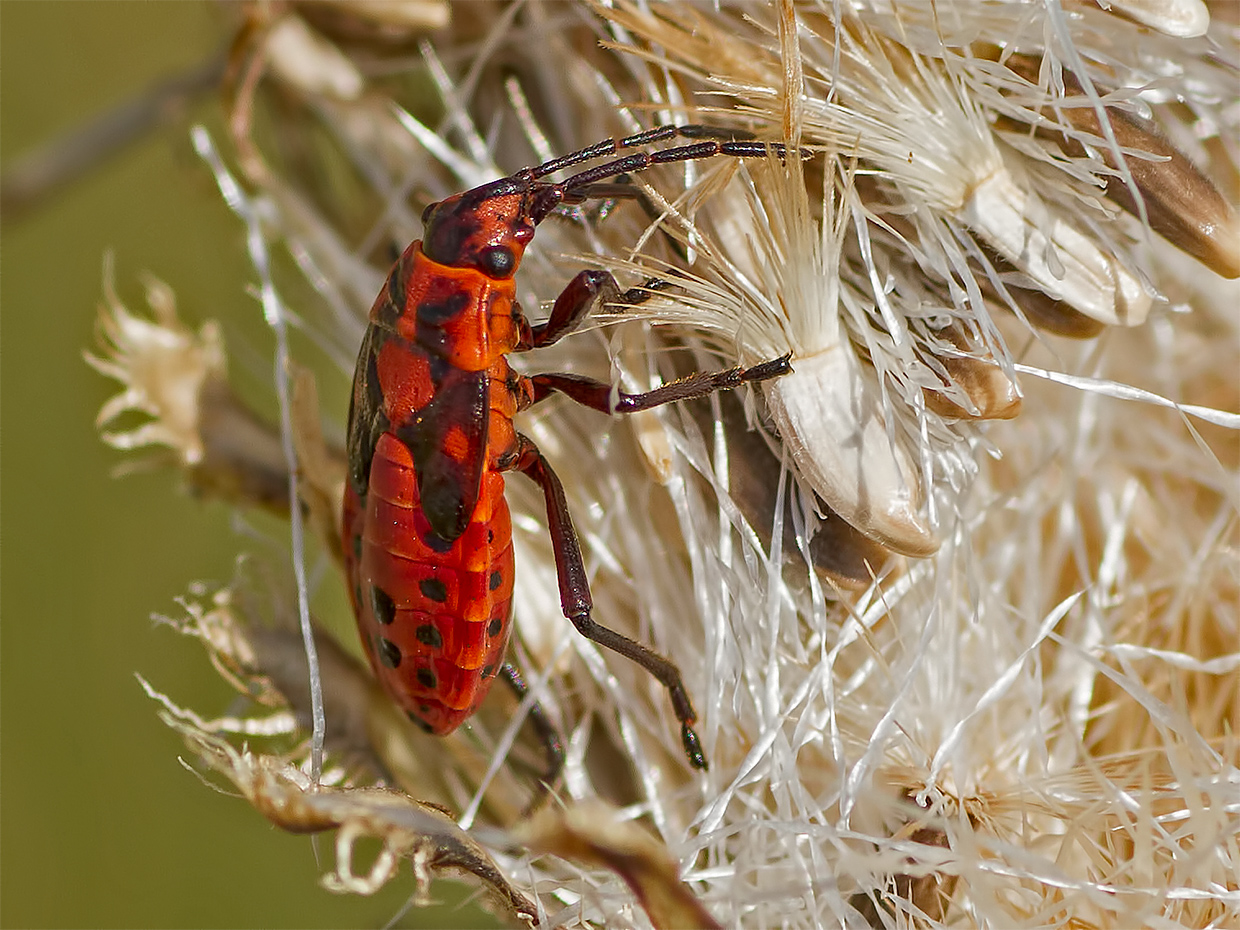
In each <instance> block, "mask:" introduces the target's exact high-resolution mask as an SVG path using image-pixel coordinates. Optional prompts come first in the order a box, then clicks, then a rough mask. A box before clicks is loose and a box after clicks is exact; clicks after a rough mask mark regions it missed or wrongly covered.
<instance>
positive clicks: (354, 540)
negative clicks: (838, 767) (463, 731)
mask: <svg viewBox="0 0 1240 930" xmlns="http://www.w3.org/2000/svg"><path fill="white" fill-rule="evenodd" d="M733 135H734V134H730V133H724V132H721V131H719V130H714V129H710V128H708V127H700V126H661V127H658V128H656V129H651V130H649V131H647V132H642V133H638V134H637V135H634V136H629V137H628V138H625V139H619V140H616V139H609V140H606V141H604V142H600V143H598V144H596V145H592V146H590V147H588V148H585V149H582V150H580V151H578V152H574V153H572V154H570V155H566V156H563V157H561V158H557V159H555V160H553V161H549V162H546V163H545V164H542V165H538V166H537V167H533V168H525V169H522V170H521V171H518V172H517V173H516V174H513V175H511V176H509V177H506V178H501V179H500V180H497V181H493V182H491V183H489V184H484V185H483V186H481V187H477V188H474V189H473V190H469V191H465V192H463V193H460V194H455V195H453V196H451V197H449V198H447V199H446V200H443V201H441V202H439V203H435V204H431V205H430V206H429V207H427V209H426V212H425V213H424V214H423V216H422V221H423V224H424V227H425V230H424V233H423V238H422V240H421V241H417V242H414V243H412V244H411V245H410V246H409V247H408V248H407V249H406V250H405V252H404V254H403V255H401V257H400V259H399V260H398V261H397V262H396V265H395V267H394V268H393V269H392V273H391V275H390V276H389V277H388V279H387V283H386V286H385V287H384V290H383V292H382V293H381V294H380V295H379V297H378V298H377V299H376V300H375V303H374V306H373V307H372V308H371V311H370V325H369V327H368V329H367V331H366V336H365V338H364V339H363V341H362V347H361V352H360V354H359V355H358V360H357V369H356V372H355V375H354V381H353V399H352V404H351V406H350V410H349V428H348V455H349V480H348V484H347V487H346V489H345V497H344V538H345V547H344V548H345V562H346V568H347V572H348V577H349V581H350V592H351V596H352V599H353V608H354V612H355V614H356V616H357V622H358V627H359V629H360V631H361V635H362V640H363V642H364V643H365V645H366V651H367V653H368V655H369V658H370V663H371V665H372V667H373V668H374V670H375V674H376V675H377V676H378V678H379V680H380V681H381V682H382V683H383V685H384V687H385V688H386V689H387V691H388V692H389V693H390V694H391V695H392V697H393V698H395V700H396V701H397V702H398V703H399V704H400V706H401V707H402V708H403V709H404V710H405V711H407V712H408V714H409V716H410V717H411V718H412V719H413V720H414V721H415V722H417V723H419V724H421V725H422V726H423V728H424V729H426V730H428V731H429V732H432V733H438V734H445V733H450V732H452V731H453V730H454V729H456V727H457V726H459V725H460V724H461V723H462V722H463V721H465V720H466V719H468V718H469V716H470V715H471V714H473V712H474V710H475V709H476V708H477V707H478V705H479V703H480V702H481V701H482V699H483V697H485V695H486V693H487V691H488V690H489V689H490V686H491V684H492V682H493V680H494V678H495V676H496V675H497V674H498V673H499V672H500V671H501V670H502V668H503V661H504V652H505V649H506V647H507V643H508V635H509V620H510V615H511V609H512V590H513V552H512V527H511V522H510V518H509V513H508V506H507V504H506V503H505V501H504V476H503V473H504V472H506V471H519V472H522V473H523V474H525V475H527V476H528V477H529V478H531V479H533V480H534V481H535V482H537V483H538V485H539V487H541V488H542V490H543V494H544V496H545V498H546V504H547V523H548V529H549V530H550V533H551V537H552V540H553V543H554V548H555V558H556V569H557V573H558V576H559V587H560V601H561V604H562V605H563V609H564V614H565V616H566V617H568V619H569V620H571V621H572V622H573V624H574V625H575V626H576V627H577V629H578V630H579V631H580V632H581V633H582V634H583V635H585V636H588V637H589V638H590V639H592V640H594V641H595V642H597V643H599V644H600V645H602V646H606V647H607V648H609V649H612V650H614V651H615V652H618V653H620V654H621V655H623V656H626V657H628V658H630V659H632V660H633V661H635V662H637V663H638V664H639V665H641V666H642V667H643V668H645V669H646V670H647V671H649V672H650V673H651V674H652V675H654V676H655V678H657V679H658V680H659V682H661V683H662V684H663V685H664V686H665V687H666V688H667V690H668V694H669V695H670V696H671V700H672V706H673V708H674V709H675V712H676V717H677V718H678V719H679V720H680V723H681V728H682V730H681V732H682V738H683V742H684V746H685V751H686V753H687V754H688V756H689V759H690V761H691V762H692V763H693V764H694V765H695V766H697V767H699V768H704V767H705V766H706V760H705V758H704V757H703V755H702V749H701V745H700V743H699V741H698V737H697V734H696V733H695V732H694V731H693V727H692V724H693V722H694V720H695V719H696V715H695V714H694V710H693V705H692V703H691V702H690V700H689V695H688V693H687V692H686V690H685V687H684V685H683V683H682V682H681V677H680V671H679V670H678V669H677V668H676V666H675V665H674V664H672V663H671V662H670V661H668V660H667V659H665V658H663V657H662V656H660V655H658V654H656V653H655V652H653V651H651V650H650V649H648V648H647V647H645V646H643V645H641V644H640V643H637V642H634V641H633V640H631V639H628V638H627V637H625V636H622V635H620V634H619V633H616V632H615V631H613V630H610V629H608V628H607V627H605V626H602V625H600V624H598V623H596V622H595V621H594V620H593V618H592V617H591V616H590V609H591V599H590V590H589V584H588V582H587V578H586V571H585V566H584V564H583V562H582V556H581V547H580V545H579V543H578V541H577V536H576V533H575V532H574V530H573V525H572V520H571V519H570V517H569V513H568V505H567V502H566V500H565V496H564V489H563V487H562V485H561V484H560V480H559V478H557V477H556V474H555V472H554V471H552V469H551V466H550V465H549V464H548V463H547V460H546V459H545V458H543V456H542V454H541V453H540V452H539V450H538V448H537V447H536V446H535V445H534V443H533V442H531V441H530V440H529V439H528V438H527V437H525V436H523V435H521V434H520V433H518V432H517V431H516V430H515V429H514V427H513V422H512V418H513V416H514V415H515V414H516V413H518V412H519V411H521V410H524V409H526V408H527V407H529V406H531V405H533V404H535V403H537V402H538V401H540V400H542V399H543V398H545V397H547V396H548V395H550V394H552V393H554V392H557V391H558V392H560V393H563V394H566V395H568V396H569V397H571V398H573V399H574V400H576V401H577V402H579V403H581V404H584V405H586V406H588V407H592V408H594V409H596V410H600V411H603V412H605V413H612V412H615V413H629V412H632V411H636V410H645V409H648V408H650V407H655V406H658V405H660V404H665V403H669V402H672V401H676V400H684V399H688V398H694V397H700V396H703V395H705V394H708V393H710V392H712V391H716V390H719V389H721V388H728V387H734V386H737V385H739V384H742V383H745V382H751V381H760V380H763V379H766V378H772V377H775V376H777V375H780V374H784V373H786V372H788V371H790V370H791V369H790V365H789V362H788V358H787V357H786V356H785V357H783V358H780V359H775V360H774V361H770V362H766V363H764V364H761V365H757V366H754V367H753V368H749V369H741V368H733V369H729V370H727V371H721V372H715V373H703V374H696V375H692V376H690V377H688V378H684V379H682V380H680V381H675V382H671V383H669V384H666V385H664V386H662V387H660V388H658V389H656V390H653V391H650V392H649V393H645V394H620V395H619V400H618V401H617V402H616V403H615V404H614V405H613V403H612V400H611V396H612V389H611V385H609V384H605V383H602V382H599V381H594V380H590V379H587V378H582V377H578V376H576V375H568V374H541V375H535V376H533V377H525V376H523V375H520V374H518V373H516V372H515V371H513V370H512V369H511V368H510V367H509V365H508V360H507V358H506V356H507V355H508V353H510V352H523V351H526V350H528V349H534V348H538V347H541V346H547V345H551V344H552V343H554V342H556V341H557V340H558V339H560V338H561V337H562V336H564V335H566V334H567V333H569V332H571V331H572V330H573V329H575V328H576V327H577V325H578V324H579V323H580V322H581V320H582V319H583V317H584V316H585V315H586V314H587V313H588V312H589V311H590V309H591V308H592V307H594V306H595V305H596V304H597V303H599V302H608V301H615V300H617V299H618V298H620V297H621V294H620V292H619V288H618V286H617V284H616V280H615V278H614V277H612V275H611V274H610V273H608V272H606V271H590V270H587V271H582V272H581V273H580V274H578V275H577V276H576V277H575V278H573V280H572V281H571V282H570V283H569V284H568V286H567V287H566V288H565V289H564V292H563V293H562V294H560V296H559V298H558V299H557V300H556V301H555V304H554V306H553V308H552V311H551V315H550V317H549V318H548V319H547V321H546V322H544V323H539V324H537V325H533V326H531V325H530V323H529V322H528V321H527V320H526V318H525V315H524V314H523V312H522V310H521V307H520V305H519V304H518V303H517V302H516V298H515V295H516V286H515V282H514V281H513V275H514V273H515V272H516V270H517V267H518V266H519V265H520V262H521V256H522V254H523V253H524V251H525V249H526V247H527V246H528V245H529V243H530V240H531V239H532V238H533V237H534V230H535V227H537V225H538V224H539V223H540V222H541V221H542V220H543V219H545V218H546V217H547V216H548V215H549V214H550V213H551V212H552V211H553V210H554V209H556V208H557V207H559V206H560V205H562V204H574V203H581V202H582V201H584V200H586V199H589V198H591V197H595V196H598V195H599V193H600V191H601V190H602V189H603V188H608V189H614V188H615V185H614V184H612V185H601V186H600V185H599V184H598V182H600V181H605V180H607V179H609V178H615V177H617V176H619V175H622V174H627V173H632V172H637V171H642V170H644V169H646V168H649V167H651V166H652V165H657V164H663V163H668V162H677V161H687V160H691V159H699V158H708V157H711V156H714V155H728V156H732V157H737V158H750V157H756V156H763V155H766V154H768V152H774V153H775V154H777V155H780V156H782V155H783V154H784V147H783V146H780V145H776V144H768V143H763V142H756V141H742V140H737V139H735V138H733ZM675 136H680V137H683V138H689V139H701V140H703V141H699V142H695V143H692V144H689V145H682V146H679V147H675V148H671V149H663V150H659V151H654V152H636V153H634V154H631V155H628V156H626V157H621V158H617V159H613V160H611V161H609V162H606V163H605V164H602V165H598V166H596V167H594V168H590V169H587V170H585V171H582V172H580V173H578V174H575V175H573V176H572V177H569V178H568V179H566V180H564V181H560V182H550V181H544V180H541V179H542V178H545V177H546V176H548V175H550V174H552V173H553V172H556V171H558V170H560V169H563V168H567V167H569V166H571V165H576V164H579V163H581V162H584V161H587V160H589V159H594V158H598V157H602V156H606V155H609V154H613V153H615V152H616V151H617V150H619V149H623V148H635V147H639V146H641V147H644V146H647V145H649V144H651V143H654V142H658V141H660V140H664V139H669V138H672V137H675ZM613 192H614V191H613ZM624 296H625V297H629V298H632V299H640V295H638V294H637V293H636V292H634V293H631V294H626V295H624ZM516 680H517V681H519V679H516Z"/></svg>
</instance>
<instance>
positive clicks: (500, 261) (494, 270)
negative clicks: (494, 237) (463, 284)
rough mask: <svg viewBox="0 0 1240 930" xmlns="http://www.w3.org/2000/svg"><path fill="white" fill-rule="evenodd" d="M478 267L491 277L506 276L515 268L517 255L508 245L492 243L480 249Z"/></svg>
mask: <svg viewBox="0 0 1240 930" xmlns="http://www.w3.org/2000/svg"><path fill="white" fill-rule="evenodd" d="M478 267H480V268H481V269H482V270H483V271H484V272H485V273H486V274H488V275H490V276H491V277H493V278H506V277H508V276H509V275H510V274H512V273H513V271H514V270H515V269H516V267H517V257H516V256H515V255H513V254H512V249H510V248H508V246H506V245H493V246H491V247H490V248H486V249H483V250H482V254H481V255H479V256H478Z"/></svg>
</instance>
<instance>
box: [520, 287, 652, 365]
mask: <svg viewBox="0 0 1240 930" xmlns="http://www.w3.org/2000/svg"><path fill="white" fill-rule="evenodd" d="M661 285H665V282H663V281H661V280H659V279H657V278H655V279H652V280H650V281H647V282H646V284H644V285H643V286H642V287H634V288H630V289H629V290H627V291H623V292H621V290H620V285H619V284H617V283H616V279H615V277H613V276H612V273H611V272H610V271H598V270H586V271H582V272H579V273H578V274H577V276H576V277H574V278H573V279H572V280H571V281H569V282H568V285H567V286H566V287H565V288H564V290H563V291H561V292H560V296H559V297H557V298H556V299H555V304H554V306H552V308H551V315H550V316H549V317H547V321H546V322H545V323H538V324H535V325H534V326H532V327H531V328H530V340H529V343H528V344H521V345H518V346H517V349H518V350H525V349H539V348H542V347H543V346H549V345H552V344H553V343H556V342H559V340H560V339H562V338H563V337H564V336H567V335H568V334H569V333H571V332H572V331H573V330H575V329H576V328H577V327H578V326H580V325H581V321H582V320H584V319H585V318H586V317H587V316H588V315H589V314H590V311H591V310H593V309H594V308H595V307H598V306H601V305H602V304H629V305H632V304H639V303H641V302H642V301H644V300H649V299H650V297H651V294H652V292H653V291H655V290H657V289H658V288H659V287H660V286H661Z"/></svg>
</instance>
